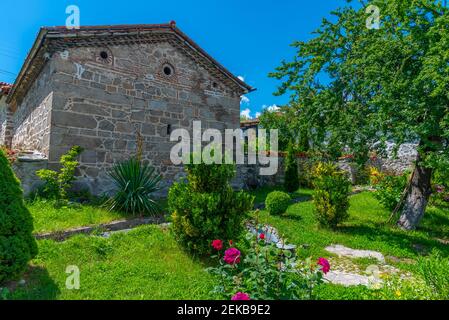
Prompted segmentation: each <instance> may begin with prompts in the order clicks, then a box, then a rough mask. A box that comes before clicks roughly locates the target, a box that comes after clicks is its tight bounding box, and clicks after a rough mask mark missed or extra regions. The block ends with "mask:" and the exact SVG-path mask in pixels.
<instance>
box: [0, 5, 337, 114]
mask: <svg viewBox="0 0 449 320" xmlns="http://www.w3.org/2000/svg"><path fill="white" fill-rule="evenodd" d="M8 4H9V6H10V7H9V8H8V10H7V11H3V10H2V17H1V19H0V81H4V82H14V79H15V75H16V74H17V73H18V72H19V70H20V67H21V65H22V63H23V61H24V59H25V57H26V54H27V52H28V50H29V49H30V48H31V45H32V44H33V41H34V39H35V37H36V35H37V32H38V31H39V28H40V27H41V26H55V25H64V24H65V20H66V18H67V15H66V13H65V9H66V7H67V6H68V5H72V4H74V5H77V6H79V8H80V11H81V25H104V24H133V23H167V22H169V21H170V20H175V21H176V23H177V26H178V27H179V28H180V29H181V30H182V31H183V32H185V33H186V34H187V35H189V36H190V37H191V38H192V39H193V40H194V41H195V42H197V43H198V44H199V45H200V46H201V47H202V48H203V49H205V50H206V51H207V52H208V53H209V54H211V55H212V56H213V57H214V58H215V59H217V60H218V61H219V62H221V63H222V64H223V65H224V66H225V67H226V68H228V69H229V70H230V71H231V72H233V73H234V74H235V75H237V76H242V77H243V78H244V79H245V81H246V82H247V83H249V84H250V85H252V86H253V87H256V88H257V91H255V92H253V93H251V94H249V95H248V96H247V98H248V99H249V101H247V102H244V103H242V106H241V109H242V110H245V109H249V110H250V116H252V117H254V116H255V115H256V113H257V112H260V111H261V110H262V108H263V107H264V106H266V107H267V106H272V105H283V104H287V103H288V101H289V97H288V96H284V97H275V96H273V92H275V91H276V86H277V85H278V82H277V81H276V80H274V79H270V78H269V77H268V73H269V72H271V71H273V70H274V69H275V67H276V66H278V65H279V64H280V62H281V61H282V60H283V59H291V58H292V57H293V55H294V50H293V49H292V48H291V47H290V46H289V45H290V44H291V43H292V42H293V41H295V40H306V39H309V38H310V37H311V35H310V33H311V32H312V31H313V30H315V29H316V28H317V27H318V26H319V25H320V22H321V19H322V18H323V17H328V16H329V12H330V11H331V10H333V9H336V8H337V7H338V6H342V5H344V4H345V1H344V0H258V1H255V0H247V1H245V0H241V1H236V0H226V1H216V0H208V1H199V0H198V1H197V0H184V1H181V0H170V1H168V0H166V1H162V0H126V1H123V0H121V1H117V0H108V1H92V0H72V1H65V0H64V1H63V0H58V1H55V0H26V1H25V0H15V1H11V2H8ZM5 5H6V4H5Z"/></svg>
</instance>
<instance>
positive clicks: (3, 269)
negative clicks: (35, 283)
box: [0, 150, 37, 284]
mask: <svg viewBox="0 0 449 320" xmlns="http://www.w3.org/2000/svg"><path fill="white" fill-rule="evenodd" d="M32 232H33V218H32V216H31V214H30V212H29V211H28V209H27V208H26V206H25V204H24V201H23V192H22V189H21V187H20V182H19V181H18V180H17V178H16V177H15V175H14V173H13V171H12V169H11V167H10V164H9V161H8V160H7V159H6V155H5V153H4V152H3V151H2V150H0V284H1V283H2V282H4V281H6V280H12V279H15V278H16V277H18V276H19V275H20V274H21V273H22V272H23V271H24V270H25V269H26V267H27V265H28V262H29V261H30V260H31V259H32V258H34V257H35V256H36V254H37V245H36V241H35V240H34V237H33V235H32Z"/></svg>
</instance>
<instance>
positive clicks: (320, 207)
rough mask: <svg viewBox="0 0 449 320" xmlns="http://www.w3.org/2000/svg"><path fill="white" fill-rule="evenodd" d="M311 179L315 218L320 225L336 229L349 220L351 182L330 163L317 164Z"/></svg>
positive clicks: (344, 173)
mask: <svg viewBox="0 0 449 320" xmlns="http://www.w3.org/2000/svg"><path fill="white" fill-rule="evenodd" d="M313 177H314V187H315V191H314V194H313V203H314V205H315V215H316V218H317V220H318V222H319V223H320V225H322V226H327V227H331V228H336V227H337V226H338V224H339V223H341V222H343V221H345V220H346V219H348V218H349V213H348V209H349V190H350V185H351V182H350V181H349V180H348V177H347V174H346V172H344V171H342V170H340V169H338V168H337V167H336V166H335V165H334V164H332V163H323V162H320V163H318V164H317V166H316V167H315V168H314V171H313Z"/></svg>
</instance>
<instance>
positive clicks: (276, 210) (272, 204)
mask: <svg viewBox="0 0 449 320" xmlns="http://www.w3.org/2000/svg"><path fill="white" fill-rule="evenodd" d="M290 201H291V198H290V196H289V195H288V193H285V192H282V191H273V192H270V193H269V194H268V196H267V199H266V200H265V208H266V209H267V210H268V212H270V214H274V215H278V214H283V213H285V211H287V209H288V206H289V205H290Z"/></svg>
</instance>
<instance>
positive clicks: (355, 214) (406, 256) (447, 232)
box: [253, 190, 449, 300]
mask: <svg viewBox="0 0 449 320" xmlns="http://www.w3.org/2000/svg"><path fill="white" fill-rule="evenodd" d="M257 192H258V191H256V193H257ZM264 194H265V192H264V191H263V192H262V194H259V195H258V197H259V199H262V197H263V195H264ZM296 194H311V191H310V190H301V191H298V192H296ZM350 204H351V206H350V209H349V213H350V218H349V220H348V221H346V222H345V223H343V224H342V225H341V226H340V227H339V228H337V229H336V230H329V229H326V228H322V227H319V226H318V223H317V221H316V219H315V216H314V212H313V208H314V207H313V202H312V201H306V202H301V203H297V204H292V205H290V207H289V208H288V210H287V212H286V213H285V214H283V215H280V216H271V215H270V214H269V213H268V212H267V211H265V210H261V211H260V212H259V214H253V217H254V218H256V219H259V222H260V223H265V224H270V225H272V226H274V227H275V228H277V229H278V230H279V232H280V233H281V235H283V238H285V239H288V241H287V242H288V243H293V244H296V245H297V246H298V250H297V253H298V255H299V257H301V258H306V257H309V256H312V257H314V258H315V259H316V258H318V257H326V258H329V257H331V256H333V255H332V254H330V253H329V252H327V251H326V250H325V249H324V248H325V247H326V246H329V245H332V244H341V245H345V246H348V247H351V248H354V249H365V250H375V251H379V252H381V253H383V254H384V256H385V257H386V262H387V263H388V264H390V265H393V266H395V267H396V268H399V269H400V270H402V271H406V272H409V273H411V274H412V275H414V276H416V279H421V277H420V275H419V271H418V268H419V267H418V264H416V261H417V260H418V259H419V258H420V257H423V256H424V259H425V255H426V254H427V253H430V252H431V251H432V250H437V251H439V253H440V254H441V255H442V256H443V257H448V256H449V244H443V243H441V242H440V241H441V240H443V242H444V241H447V240H448V238H449V208H436V207H433V206H429V207H428V209H427V212H426V214H425V217H424V219H423V220H422V222H421V226H420V227H419V228H418V229H417V230H415V231H409V232H406V231H402V230H400V229H398V228H396V227H395V226H393V225H388V224H386V221H387V220H388V218H389V216H390V212H388V211H387V210H385V209H384V208H383V207H382V206H381V205H380V204H379V202H378V201H377V200H376V199H375V198H374V196H373V193H370V192H363V193H359V194H356V195H353V196H351V197H350ZM439 240H440V241H439ZM365 260H366V259H365ZM365 260H363V259H353V260H352V261H353V263H354V264H356V265H359V267H360V270H365V268H366V265H367V264H371V263H372V261H365ZM337 261H338V259H337ZM374 264H375V262H374ZM403 284H404V283H403ZM404 285H405V286H404V287H402V289H401V290H403V291H402V292H401V291H397V292H394V293H393V294H392V293H391V292H388V291H386V290H370V289H368V288H366V287H364V286H352V287H343V286H339V285H333V284H324V285H322V286H320V287H319V288H317V291H316V294H317V296H318V298H319V299H331V300H340V299H345V300H354V299H357V300H361V299H376V300H377V299H389V300H390V299H426V298H427V296H426V295H425V294H424V293H420V294H417V293H416V292H419V291H420V290H421V284H418V285H413V284H404ZM414 286H415V287H414Z"/></svg>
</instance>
